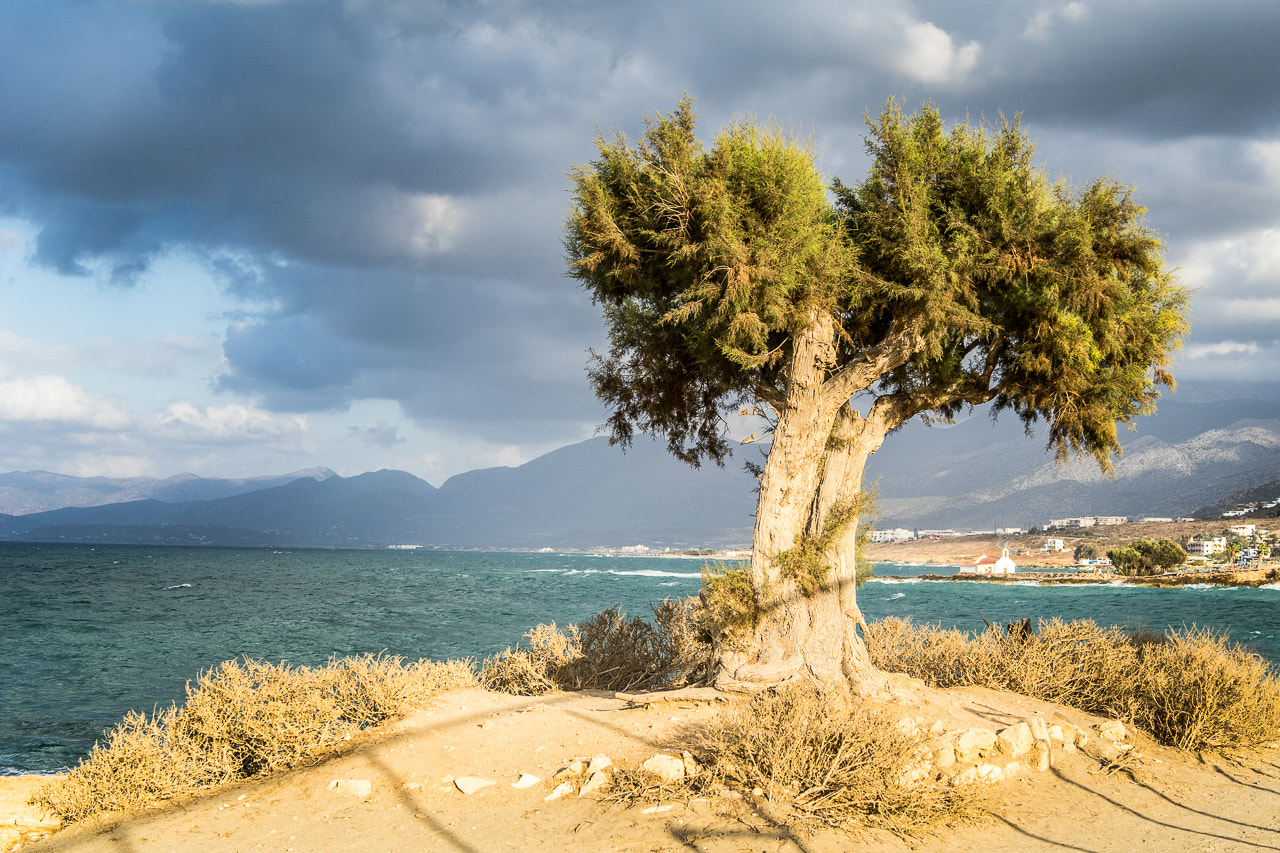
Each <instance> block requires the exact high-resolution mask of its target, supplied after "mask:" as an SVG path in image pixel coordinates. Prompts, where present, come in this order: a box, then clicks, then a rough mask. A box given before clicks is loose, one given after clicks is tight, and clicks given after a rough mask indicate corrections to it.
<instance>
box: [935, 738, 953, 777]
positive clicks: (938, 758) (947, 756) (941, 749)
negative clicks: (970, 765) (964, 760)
mask: <svg viewBox="0 0 1280 853" xmlns="http://www.w3.org/2000/svg"><path fill="white" fill-rule="evenodd" d="M955 763H956V748H955V745H954V744H952V743H951V742H950V741H943V742H942V743H940V744H938V748H937V749H935V750H934V751H933V766H934V767H937V768H938V769H939V770H946V769H947V768H948V767H950V766H952V765H953V764H955Z"/></svg>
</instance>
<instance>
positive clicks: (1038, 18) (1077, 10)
mask: <svg viewBox="0 0 1280 853" xmlns="http://www.w3.org/2000/svg"><path fill="white" fill-rule="evenodd" d="M1087 17H1089V7H1088V6H1086V5H1085V4H1083V3H1075V2H1072V3H1064V4H1062V5H1061V6H1056V7H1052V8H1048V9H1041V10H1040V11H1038V12H1036V13H1035V14H1034V15H1032V16H1031V18H1030V19H1029V20H1028V21H1027V26H1026V28H1025V29H1024V30H1023V31H1022V37H1023V38H1025V39H1029V40H1031V41H1045V40H1047V39H1048V38H1049V35H1050V30H1052V29H1053V25H1054V22H1055V21H1068V22H1070V23H1073V24H1074V23H1079V22H1080V21H1083V20H1084V19H1085V18H1087Z"/></svg>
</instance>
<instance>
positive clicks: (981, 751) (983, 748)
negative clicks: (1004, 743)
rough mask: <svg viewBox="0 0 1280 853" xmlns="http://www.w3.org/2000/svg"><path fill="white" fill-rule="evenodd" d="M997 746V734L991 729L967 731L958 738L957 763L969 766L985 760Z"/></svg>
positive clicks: (956, 746)
mask: <svg viewBox="0 0 1280 853" xmlns="http://www.w3.org/2000/svg"><path fill="white" fill-rule="evenodd" d="M995 745H996V733H995V732H993V731H991V730H990V729H965V730H964V731H962V732H960V734H959V735H957V736H956V739H955V749H956V761H959V762H960V763H962V764H967V763H968V762H970V761H974V760H976V759H978V758H983V757H985V756H986V754H987V753H988V752H990V751H991V748H992V747H994V746H995Z"/></svg>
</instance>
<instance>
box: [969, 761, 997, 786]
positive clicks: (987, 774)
mask: <svg viewBox="0 0 1280 853" xmlns="http://www.w3.org/2000/svg"><path fill="white" fill-rule="evenodd" d="M974 769H975V770H977V771H978V781H979V782H1002V781H1004V770H1002V769H1001V768H999V767H997V766H996V765H994V764H979V765H978V766H977V767H975V768H974Z"/></svg>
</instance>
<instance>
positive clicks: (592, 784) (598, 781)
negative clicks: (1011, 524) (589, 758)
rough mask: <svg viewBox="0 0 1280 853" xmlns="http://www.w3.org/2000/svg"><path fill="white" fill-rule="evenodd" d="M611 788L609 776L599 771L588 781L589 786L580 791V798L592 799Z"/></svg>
mask: <svg viewBox="0 0 1280 853" xmlns="http://www.w3.org/2000/svg"><path fill="white" fill-rule="evenodd" d="M607 787H609V776H608V774H606V773H602V772H601V771H599V770H597V771H596V772H595V773H592V774H591V778H590V779H588V780H587V784H585V785H583V786H582V788H581V789H579V790H578V796H579V797H590V796H591V795H593V794H597V793H599V792H600V791H603V790H604V789H605V788H607Z"/></svg>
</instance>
